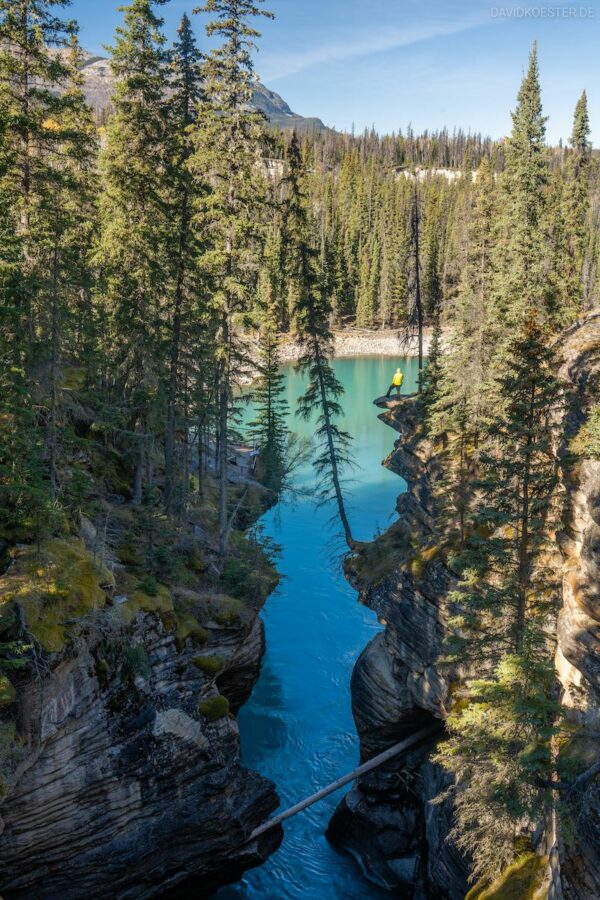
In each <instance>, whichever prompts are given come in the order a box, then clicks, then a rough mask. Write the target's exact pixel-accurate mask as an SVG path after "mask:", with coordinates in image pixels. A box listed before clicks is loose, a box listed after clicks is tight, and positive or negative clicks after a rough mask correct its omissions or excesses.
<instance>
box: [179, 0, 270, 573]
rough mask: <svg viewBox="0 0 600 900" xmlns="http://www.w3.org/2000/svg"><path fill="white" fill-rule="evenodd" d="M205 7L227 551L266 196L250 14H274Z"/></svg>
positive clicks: (238, 4) (205, 114)
mask: <svg viewBox="0 0 600 900" xmlns="http://www.w3.org/2000/svg"><path fill="white" fill-rule="evenodd" d="M201 11H203V12H207V13H209V15H211V16H213V18H212V20H211V21H210V22H209V23H208V25H207V26H206V30H207V34H208V36H209V37H214V36H218V37H220V38H221V39H222V44H221V45H220V46H219V47H217V48H215V49H213V50H212V51H211V52H210V54H209V55H208V56H207V57H206V59H205V60H204V62H203V65H202V75H203V81H204V98H203V100H202V103H201V104H200V111H199V121H198V127H197V128H196V130H195V142H196V152H195V154H194V158H193V162H192V165H193V169H194V171H195V172H196V173H199V174H202V175H204V176H205V177H206V179H207V180H208V182H209V183H210V185H211V188H212V191H211V194H210V196H209V198H208V199H207V203H206V207H205V216H206V227H207V231H208V232H209V234H210V239H211V251H210V252H211V264H212V265H211V270H212V277H213V280H214V293H213V303H214V305H215V310H216V313H217V318H218V330H217V335H216V341H215V346H216V351H215V352H216V358H217V362H218V409H219V422H218V447H219V460H218V472H219V532H220V554H221V557H222V558H224V557H225V556H226V554H227V544H228V535H229V530H230V529H229V512H228V490H227V478H228V465H229V463H228V456H229V427H230V411H231V399H232V391H233V387H234V384H235V379H236V377H237V374H238V370H239V369H240V368H243V367H244V365H245V356H246V351H245V348H244V346H243V343H242V342H241V341H240V327H239V326H240V323H241V320H242V319H243V317H244V315H245V314H246V313H247V312H248V310H249V309H250V308H251V305H252V287H253V285H254V284H255V281H256V276H257V265H256V257H257V254H256V247H257V245H260V241H261V234H260V231H261V229H260V212H261V209H262V206H263V204H264V199H265V196H266V187H265V184H264V180H263V178H262V176H261V166H260V164H261V149H262V148H261V144H262V138H263V116H262V115H261V114H260V113H258V112H256V111H255V110H254V109H252V107H251V105H250V104H251V102H252V96H253V90H252V89H253V80H254V72H253V63H252V50H253V48H254V45H255V41H256V38H258V37H259V33H258V31H256V29H255V28H254V27H253V26H252V22H253V20H254V19H255V18H257V17H259V16H267V17H271V14H270V13H268V12H266V11H265V10H264V9H262V0H256V2H253V0H207V2H206V4H205V5H204V6H203V7H202V8H201Z"/></svg>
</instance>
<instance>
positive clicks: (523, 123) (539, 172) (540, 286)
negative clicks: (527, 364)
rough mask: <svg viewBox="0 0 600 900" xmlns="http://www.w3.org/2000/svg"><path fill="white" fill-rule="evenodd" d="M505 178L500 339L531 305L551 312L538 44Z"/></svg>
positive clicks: (498, 263)
mask: <svg viewBox="0 0 600 900" xmlns="http://www.w3.org/2000/svg"><path fill="white" fill-rule="evenodd" d="M512 118H513V129H512V134H511V136H510V138H509V140H508V142H507V145H506V168H505V171H504V173H503V176H502V180H501V188H502V205H501V218H500V231H499V235H498V239H497V247H498V253H497V259H496V263H495V264H496V268H497V289H496V307H497V324H498V332H499V339H500V340H504V339H505V335H506V334H507V333H508V332H509V331H510V329H512V328H513V327H514V326H518V325H519V324H520V323H522V322H523V321H524V320H525V319H527V318H528V316H529V315H530V313H531V311H532V310H539V311H540V313H541V314H542V315H547V314H548V310H549V309H551V307H552V299H551V298H550V297H549V296H548V284H547V278H546V269H547V255H546V241H545V225H546V215H547V197H546V186H547V183H548V176H549V163H548V151H547V148H546V144H545V137H546V118H545V117H544V115H543V110H542V101H541V91H540V81H539V68H538V57H537V45H536V44H534V46H533V48H532V50H531V54H530V58H529V67H528V70H527V73H526V75H525V77H524V79H523V82H522V84H521V87H520V90H519V93H518V97H517V107H516V109H515V112H514V113H513V115H512Z"/></svg>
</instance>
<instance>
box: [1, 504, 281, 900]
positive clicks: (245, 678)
mask: <svg viewBox="0 0 600 900" xmlns="http://www.w3.org/2000/svg"><path fill="white" fill-rule="evenodd" d="M107 515H108V514H107ZM190 515H191V517H192V519H193V518H194V512H193V511H192V513H191V514H190ZM196 515H197V513H196ZM201 521H205V516H202V517H201V518H199V519H198V523H200V522H201ZM136 523H137V519H136V515H135V514H134V513H133V511H132V510H131V509H130V508H127V507H126V506H123V505H121V506H119V505H118V504H117V505H114V506H112V507H110V526H109V530H110V531H111V532H112V534H113V538H112V545H113V547H114V548H116V550H115V553H116V556H115V559H114V560H113V561H112V562H111V563H110V564H109V562H110V560H108V559H104V561H100V559H99V558H98V544H99V535H98V533H97V531H96V529H95V528H94V527H93V526H92V525H91V523H90V522H89V521H85V520H83V521H82V526H81V530H80V535H77V536H75V535H73V536H65V537H61V538H59V539H53V540H50V541H46V542H44V543H43V544H42V546H41V547H40V548H36V547H33V546H31V545H21V546H17V547H14V548H13V550H12V551H11V554H10V556H11V561H10V564H9V567H8V569H7V571H6V573H5V575H4V576H3V577H2V579H0V617H1V618H0V624H2V627H3V629H4V631H3V640H9V639H10V640H21V641H22V645H23V647H24V648H25V660H26V663H27V664H26V666H25V667H24V668H18V669H15V670H14V672H12V671H11V673H10V678H7V677H6V675H3V676H2V679H3V684H2V686H0V687H1V689H0V786H1V793H2V798H1V801H0V893H1V894H2V896H3V897H4V898H6V900H10V898H31V897H36V898H56V897H63V898H80V897H94V898H125V897H127V898H134V897H144V898H145V897H154V896H161V897H163V896H164V897H178V896H190V895H191V894H192V893H193V894H194V896H198V897H203V896H208V895H209V894H210V893H211V892H212V891H213V890H214V889H215V888H216V887H218V886H219V885H222V884H225V883H228V882H230V881H234V880H236V879H237V878H239V877H240V876H241V874H242V873H243V871H244V870H245V869H247V868H249V867H251V866H253V865H256V864H258V863H260V862H262V861H264V860H265V858H266V857H267V856H268V855H269V854H270V853H271V852H273V851H274V850H275V849H276V847H277V846H278V844H279V842H280V840H281V832H278V831H277V830H276V831H275V832H270V833H269V834H268V835H265V836H264V837H263V838H261V839H260V840H259V841H258V842H256V841H255V842H253V843H252V844H245V843H244V842H245V839H246V838H247V836H248V835H249V834H250V832H251V831H252V830H253V829H254V828H255V827H256V826H257V825H258V824H260V823H261V822H262V821H264V819H265V818H267V816H268V815H269V813H270V812H271V811H272V810H273V809H275V808H276V806H277V804H278V799H277V796H276V793H275V789H274V786H273V785H272V784H271V783H270V782H269V781H267V780H266V779H264V778H263V777H261V776H260V775H258V774H256V773H253V772H250V771H248V770H246V769H245V768H244V767H243V766H242V764H241V761H240V742H239V732H238V727H237V723H236V720H235V717H234V713H235V712H236V711H237V709H239V707H240V705H241V704H242V703H243V702H244V701H245V700H246V699H247V697H248V696H249V693H250V692H251V690H252V687H253V685H254V683H255V681H256V678H257V676H258V672H259V668H260V660H261V657H262V653H263V649H264V646H263V644H264V641H263V632H262V625H261V622H260V619H259V618H258V613H259V610H260V607H261V605H262V602H264V599H265V597H266V596H267V594H268V591H269V589H272V587H273V586H274V584H275V583H276V575H275V573H274V572H273V570H272V569H270V567H269V565H268V564H267V563H266V561H265V560H264V559H261V560H259V559H258V557H257V554H258V553H259V551H258V549H257V548H255V547H250V546H249V545H248V544H247V543H245V539H244V538H243V536H242V535H241V534H239V535H234V544H235V546H236V548H237V550H238V552H239V558H238V560H237V562H236V565H238V567H239V566H242V562H244V564H247V565H248V566H252V567H253V569H252V571H253V573H254V574H252V575H251V576H249V577H247V578H245V579H244V589H243V591H240V590H237V591H236V590H235V587H236V583H237V584H238V587H239V583H241V580H240V579H238V582H236V583H234V580H233V579H232V577H231V573H230V576H229V581H228V580H227V578H222V579H221V582H220V589H217V587H216V586H215V583H214V582H215V579H214V576H213V575H211V572H210V567H211V565H212V563H211V548H210V539H209V538H208V537H207V536H206V535H205V534H204V533H203V531H202V527H201V525H200V524H196V525H194V523H193V522H191V523H189V525H188V527H187V528H186V530H185V534H186V537H185V538H182V537H181V535H179V536H178V538H177V539H178V541H179V543H178V544H177V545H174V547H173V548H172V553H173V554H175V551H177V554H178V555H177V557H176V565H175V564H174V563H173V562H172V559H170V560H168V559H167V558H166V557H165V563H164V566H165V573H164V576H163V577H161V578H160V579H158V580H157V579H156V578H154V577H148V576H145V577H142V570H143V558H142V539H141V538H140V535H139V533H137V532H136V527H137V525H136ZM190 527H191V528H192V529H193V530H194V531H195V538H194V539H190V538H189V528H190ZM144 540H145V538H144ZM154 540H155V541H156V538H154ZM110 552H112V551H109V550H105V549H103V551H102V554H103V556H104V557H107V556H110ZM164 552H165V551H164V548H163V553H164ZM244 554H245V555H244ZM240 560H241V561H240ZM167 563H169V565H167ZM167 568H168V569H169V571H168V572H167V571H166V570H167ZM225 575H227V572H226V573H225ZM259 577H260V579H262V580H261V581H260V583H259V581H258V580H257V579H258V578H259ZM230 589H231V590H233V591H234V592H233V593H228V591H229V590H230ZM236 594H237V595H236ZM2 671H4V670H2Z"/></svg>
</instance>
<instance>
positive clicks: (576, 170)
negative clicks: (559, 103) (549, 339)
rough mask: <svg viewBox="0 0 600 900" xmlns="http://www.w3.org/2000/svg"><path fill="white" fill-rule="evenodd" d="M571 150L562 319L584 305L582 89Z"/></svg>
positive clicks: (585, 122)
mask: <svg viewBox="0 0 600 900" xmlns="http://www.w3.org/2000/svg"><path fill="white" fill-rule="evenodd" d="M570 143H571V150H570V151H569V155H568V157H567V163H566V167H565V192H564V200H563V209H562V210H561V212H562V214H563V215H564V221H565V233H566V253H565V270H564V271H563V278H564V289H563V296H564V300H565V303H564V305H565V307H566V308H565V309H564V310H562V316H561V320H562V322H567V323H568V322H571V321H572V320H573V319H574V318H576V316H577V314H578V313H579V312H580V311H581V309H582V308H583V306H584V302H585V301H586V300H587V296H588V292H589V284H588V279H587V255H588V245H589V227H588V217H589V212H590V181H591V166H592V147H591V144H590V123H589V116H588V106H587V95H586V92H585V91H584V92H583V94H582V95H581V97H580V98H579V100H578V101H577V106H576V107H575V116H574V121H573V133H572V135H571V141H570Z"/></svg>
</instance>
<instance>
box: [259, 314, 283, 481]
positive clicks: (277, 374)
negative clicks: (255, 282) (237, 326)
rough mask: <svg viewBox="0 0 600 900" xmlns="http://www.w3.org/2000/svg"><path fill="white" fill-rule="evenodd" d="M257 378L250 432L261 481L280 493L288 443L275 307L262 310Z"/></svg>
mask: <svg viewBox="0 0 600 900" xmlns="http://www.w3.org/2000/svg"><path fill="white" fill-rule="evenodd" d="M258 364H259V371H260V374H259V377H258V379H257V382H256V384H255V386H254V388H253V391H252V403H253V407H254V410H255V414H254V419H253V421H252V422H251V423H250V434H251V436H252V438H253V441H254V443H255V445H256V446H257V448H258V449H260V467H261V480H262V481H263V483H264V484H265V485H266V486H267V487H268V488H270V489H271V490H272V491H274V492H275V493H277V494H279V493H281V490H282V488H283V487H284V481H285V475H286V453H287V446H288V434H289V432H288V427H287V415H288V413H289V405H288V402H287V399H286V397H285V396H284V394H285V375H284V374H283V373H282V372H281V361H280V357H279V335H278V332H277V316H276V308H275V309H272V310H270V311H269V310H266V311H265V312H264V314H263V321H262V324H261V327H260V333H259V361H258Z"/></svg>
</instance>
